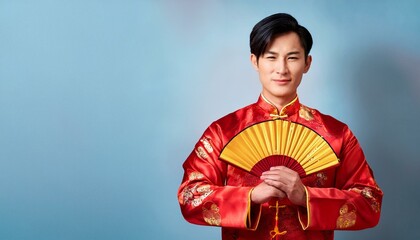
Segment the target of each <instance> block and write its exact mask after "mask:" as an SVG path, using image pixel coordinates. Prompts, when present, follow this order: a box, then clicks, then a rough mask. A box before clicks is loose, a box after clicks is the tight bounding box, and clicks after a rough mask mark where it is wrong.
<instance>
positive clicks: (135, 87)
mask: <svg viewBox="0 0 420 240" xmlns="http://www.w3.org/2000/svg"><path fill="white" fill-rule="evenodd" d="M276 12H289V13H291V14H292V15H294V16H295V17H296V18H297V19H298V20H299V21H300V23H301V24H303V25H304V26H306V27H307V28H308V29H309V30H310V31H311V32H312V34H313V37H314V47H313V51H312V55H313V59H314V60H313V64H312V68H311V70H310V72H309V73H308V74H307V75H306V76H305V77H304V80H303V83H302V85H301V88H300V90H299V94H300V98H301V101H302V102H303V103H304V104H306V105H309V106H311V107H315V108H317V109H319V110H321V111H322V112H324V113H327V114H331V115H333V116H335V117H336V118H338V119H339V120H342V121H344V122H346V123H347V124H348V125H349V126H350V127H351V129H352V130H353V131H354V133H355V134H356V136H357V137H358V138H359V140H360V142H361V144H362V145H363V147H364V149H365V153H366V156H367V159H368V161H369V163H370V165H371V166H372V168H373V169H374V173H375V176H376V178H377V181H378V183H379V184H380V186H381V187H382V189H383V190H384V192H385V197H384V201H383V207H382V217H381V221H380V224H379V225H378V227H376V228H374V229H369V230H364V231H358V232H336V236H337V237H336V238H337V239H381V240H384V239H390V240H391V239H392V240H395V239H420V233H419V231H418V222H419V213H420V207H419V201H420V193H419V186H418V184H417V182H418V181H420V164H419V155H420V151H419V148H420V147H419V146H420V144H419V143H420V140H419V134H420V127H419V123H418V121H419V119H420V111H419V109H420V94H419V91H420V81H419V76H420V70H419V69H420V68H419V66H420V55H419V54H420V48H419V42H420V31H419V29H420V15H419V12H420V4H419V3H418V1H415V0H412V1H390V0H388V1H385V0H382V1H351V2H350V1H314V0H313V1H311V0H309V1H239V0H238V1H187V0H182V1H169V0H168V1H134V0H131V1H130V0H119V1H117V0H103V1H99V0H84V1H82V0H73V1H70V0H62V1H58V0H57V1H54V0H39V1H30V0H26V1H25V0H1V1H0V239H2V240H3V239H6V240H9V239H10V240H12V239H19V240H20V239H43V240H47V239H54V240H57V239H104V240H107V239H200V240H205V239H220V232H219V231H220V229H219V228H211V227H201V226H196V225H191V224H189V223H187V222H186V221H185V220H184V219H183V218H182V216H181V213H180V211H179V206H178V203H177V197H176V191H177V188H178V186H179V183H180V181H181V177H182V173H183V171H182V168H181V165H182V163H183V161H184V160H185V158H186V157H187V156H188V154H189V153H190V152H191V150H192V149H193V146H194V144H195V142H196V141H197V140H198V138H199V137H200V135H201V134H202V132H203V131H204V129H205V128H206V127H207V126H208V125H209V124H210V123H211V122H212V121H213V120H215V119H217V118H219V117H222V116H223V115H225V114H227V113H229V112H231V111H233V110H236V109H237V108H240V107H242V106H245V105H247V104H250V103H252V102H254V101H256V99H257V97H258V94H259V92H260V85H259V82H258V79H257V74H256V73H255V71H254V70H253V69H252V67H251V65H250V63H249V46H248V37H249V33H250V31H251V28H252V27H253V26H254V24H255V23H256V22H257V21H259V20H260V19H262V18H264V17H265V16H268V15H270V14H272V13H276Z"/></svg>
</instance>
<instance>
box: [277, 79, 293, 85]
mask: <svg viewBox="0 0 420 240" xmlns="http://www.w3.org/2000/svg"><path fill="white" fill-rule="evenodd" d="M290 81H291V80H289V79H273V82H275V83H278V84H286V83H289V82H290Z"/></svg>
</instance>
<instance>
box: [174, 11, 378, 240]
mask: <svg viewBox="0 0 420 240" xmlns="http://www.w3.org/2000/svg"><path fill="white" fill-rule="evenodd" d="M250 47H251V62H252V65H253V67H254V68H255V69H256V71H257V72H258V75H259V79H260V82H261V85H262V93H261V95H260V97H259V99H258V101H257V102H256V103H254V104H251V105H249V106H246V107H244V108H242V109H239V110H237V111H235V112H233V113H231V114H228V115H227V116H225V117H223V118H221V119H219V120H217V121H215V122H213V123H212V124H211V125H210V126H209V127H208V128H207V129H206V131H205V132H204V134H203V136H202V137H201V138H200V140H199V141H198V143H197V144H196V146H195V149H194V151H193V152H192V153H191V154H190V156H189V157H188V158H187V160H186V161H185V163H184V165H183V167H184V170H185V173H184V178H183V180H182V184H181V186H180V188H179V191H178V200H179V203H180V206H181V211H182V214H183V216H184V217H185V219H186V220H187V221H189V222H191V223H194V224H201V225H213V226H220V227H222V239H223V240H230V239H232V240H233V239H243V240H245V239H250V240H251V239H253V240H257V239H258V240H268V239H293V240H303V239H308V240H309V239H310V240H318V239H319V240H321V239H322V240H325V239H327V240H330V239H333V238H334V230H336V229H344V230H345V229H347V230H357V229H364V228H369V227H373V226H375V225H376V224H377V223H378V221H379V217H380V209H381V203H382V195H383V193H382V191H381V190H380V188H379V187H378V186H377V184H376V182H375V180H374V177H373V173H372V171H371V169H370V167H369V166H368V164H367V162H366V159H365V156H364V154H363V151H362V149H361V147H360V146H359V143H358V141H357V139H356V138H355V136H354V135H353V133H352V132H351V131H350V130H349V128H348V127H347V125H345V124H344V123H341V122H339V121H338V120H336V119H334V118H332V117H331V116H327V115H324V114H322V113H320V112H319V111H317V110H315V109H312V108H309V107H307V106H304V105H302V104H301V103H300V102H299V99H298V97H297V88H298V87H299V84H300V82H301V80H302V76H303V74H305V73H306V72H308V70H309V68H310V66H311V63H312V57H311V56H310V55H309V52H310V49H311V47H312V37H311V34H310V33H309V31H308V30H307V29H306V28H304V27H303V26H300V25H299V24H298V22H297V21H296V19H294V18H293V17H292V16H290V15H288V14H283V13H280V14H274V15H271V16H269V17H267V18H265V19H263V20H261V21H260V22H259V23H257V24H256V25H255V26H254V28H253V30H252V32H251V35H250ZM273 119H281V120H284V121H289V122H293V123H298V124H301V125H303V126H305V127H308V128H310V129H312V130H313V131H315V132H316V133H317V134H319V135H320V136H322V138H323V139H324V140H325V141H327V142H328V144H329V145H330V146H331V148H332V149H333V151H334V152H335V154H336V155H337V157H338V158H339V159H340V163H339V164H338V165H335V166H333V167H329V168H326V169H323V170H321V171H318V172H315V173H313V174H309V175H307V176H304V177H302V178H301V177H300V176H299V174H298V173H297V172H296V171H294V170H292V169H290V168H288V167H286V166H273V167H271V168H269V169H267V171H265V172H263V173H262V174H261V176H255V175H253V174H250V173H249V172H247V171H244V170H243V169H240V168H238V167H236V166H234V165H233V164H229V163H227V161H224V160H222V159H220V153H221V151H222V150H223V148H224V147H225V146H226V144H228V143H229V141H230V140H231V139H232V138H233V137H235V136H236V135H237V134H238V133H240V132H241V131H242V130H244V129H246V128H247V127H249V126H252V125H254V124H256V123H260V122H264V121H268V120H273Z"/></svg>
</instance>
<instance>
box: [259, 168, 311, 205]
mask: <svg viewBox="0 0 420 240" xmlns="http://www.w3.org/2000/svg"><path fill="white" fill-rule="evenodd" d="M261 179H262V180H264V183H266V184H267V185H269V186H272V187H275V188H276V189H278V190H281V191H282V192H283V193H285V194H286V196H287V198H289V200H290V201H291V202H292V203H293V204H296V205H300V206H306V191H305V186H304V185H303V183H302V181H301V180H300V177H299V174H298V173H297V172H295V171H293V170H291V169H290V168H287V167H284V166H276V167H271V168H270V170H269V171H266V172H263V174H262V175H261Z"/></svg>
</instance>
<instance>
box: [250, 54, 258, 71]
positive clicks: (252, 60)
mask: <svg viewBox="0 0 420 240" xmlns="http://www.w3.org/2000/svg"><path fill="white" fill-rule="evenodd" d="M251 63H252V66H253V67H254V69H255V70H257V71H258V59H257V56H255V54H251Z"/></svg>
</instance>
